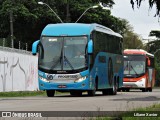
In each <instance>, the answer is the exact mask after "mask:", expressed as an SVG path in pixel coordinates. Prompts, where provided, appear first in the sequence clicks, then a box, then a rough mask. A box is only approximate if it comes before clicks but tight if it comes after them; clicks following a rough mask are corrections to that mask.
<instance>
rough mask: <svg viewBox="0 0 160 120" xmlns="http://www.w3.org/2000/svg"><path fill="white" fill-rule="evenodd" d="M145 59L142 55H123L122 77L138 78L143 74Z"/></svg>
mask: <svg viewBox="0 0 160 120" xmlns="http://www.w3.org/2000/svg"><path fill="white" fill-rule="evenodd" d="M145 62H146V59H145V57H144V56H143V55H124V77H140V76H141V75H143V74H144V73H145V66H146V64H145Z"/></svg>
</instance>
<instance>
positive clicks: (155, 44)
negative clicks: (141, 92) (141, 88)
mask: <svg viewBox="0 0 160 120" xmlns="http://www.w3.org/2000/svg"><path fill="white" fill-rule="evenodd" d="M149 35H150V36H155V37H156V38H157V39H156V40H154V41H152V42H149V43H148V46H150V47H149V48H150V49H149V52H150V53H152V54H154V56H155V69H156V86H159V85H160V59H159V58H160V50H159V49H160V31H159V30H152V31H151V32H150V34H149Z"/></svg>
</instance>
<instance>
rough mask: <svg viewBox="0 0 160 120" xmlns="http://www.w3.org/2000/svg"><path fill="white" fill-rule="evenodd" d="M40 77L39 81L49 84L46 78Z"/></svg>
mask: <svg viewBox="0 0 160 120" xmlns="http://www.w3.org/2000/svg"><path fill="white" fill-rule="evenodd" d="M38 77H39V79H41V80H42V81H44V82H49V81H48V80H47V79H46V78H44V77H42V76H38Z"/></svg>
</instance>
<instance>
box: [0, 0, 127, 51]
mask: <svg viewBox="0 0 160 120" xmlns="http://www.w3.org/2000/svg"><path fill="white" fill-rule="evenodd" d="M37 2H38V0H29V1H26V0H4V1H0V3H1V4H0V22H1V24H0V38H6V39H7V40H10V22H9V21H10V12H11V11H12V12H13V30H14V32H13V34H14V46H15V48H18V46H19V41H21V44H22V45H23V46H22V47H23V48H24V46H25V44H26V43H28V46H29V50H31V46H32V43H33V41H35V40H37V39H39V37H40V34H41V31H42V29H43V28H44V27H45V26H46V25H47V24H49V23H58V22H60V21H59V20H58V19H57V17H56V16H55V15H54V14H53V12H52V11H51V10H50V9H49V8H47V6H45V5H38V4H37ZM101 2H105V3H106V4H107V5H108V6H109V7H112V6H113V5H114V2H113V0H102V1H101ZM45 3H47V4H48V5H49V6H50V7H51V8H52V9H53V10H54V11H55V12H56V13H57V14H58V15H59V16H60V18H61V19H62V20H63V21H64V22H75V21H76V20H77V19H78V18H79V16H80V15H81V14H82V13H83V12H84V11H85V10H86V9H87V8H88V7H90V6H93V5H97V4H98V3H99V0H81V1H77V0H59V1H58V0H57V1H53V0H46V1H45ZM75 13H76V14H75ZM79 22H81V23H99V24H102V25H104V26H106V27H109V28H111V29H113V30H114V31H115V32H118V33H120V34H123V33H124V32H123V30H124V29H125V24H124V23H123V21H121V20H120V19H119V18H116V17H114V16H112V15H111V12H110V10H103V9H102V8H101V7H99V8H96V9H90V10H89V11H87V13H86V14H85V15H84V16H83V17H82V18H81V19H80V21H79ZM8 43H10V41H9V42H8Z"/></svg>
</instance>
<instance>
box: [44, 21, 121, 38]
mask: <svg viewBox="0 0 160 120" xmlns="http://www.w3.org/2000/svg"><path fill="white" fill-rule="evenodd" d="M93 30H96V31H100V32H104V33H107V34H110V35H114V36H117V37H121V38H122V36H121V35H120V34H118V33H116V32H114V31H113V30H111V29H110V28H107V27H105V26H102V25H99V24H96V23H92V24H83V23H59V24H48V25H47V26H46V27H45V28H44V29H43V31H42V35H47V36H78V35H90V34H91V32H92V31H93Z"/></svg>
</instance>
